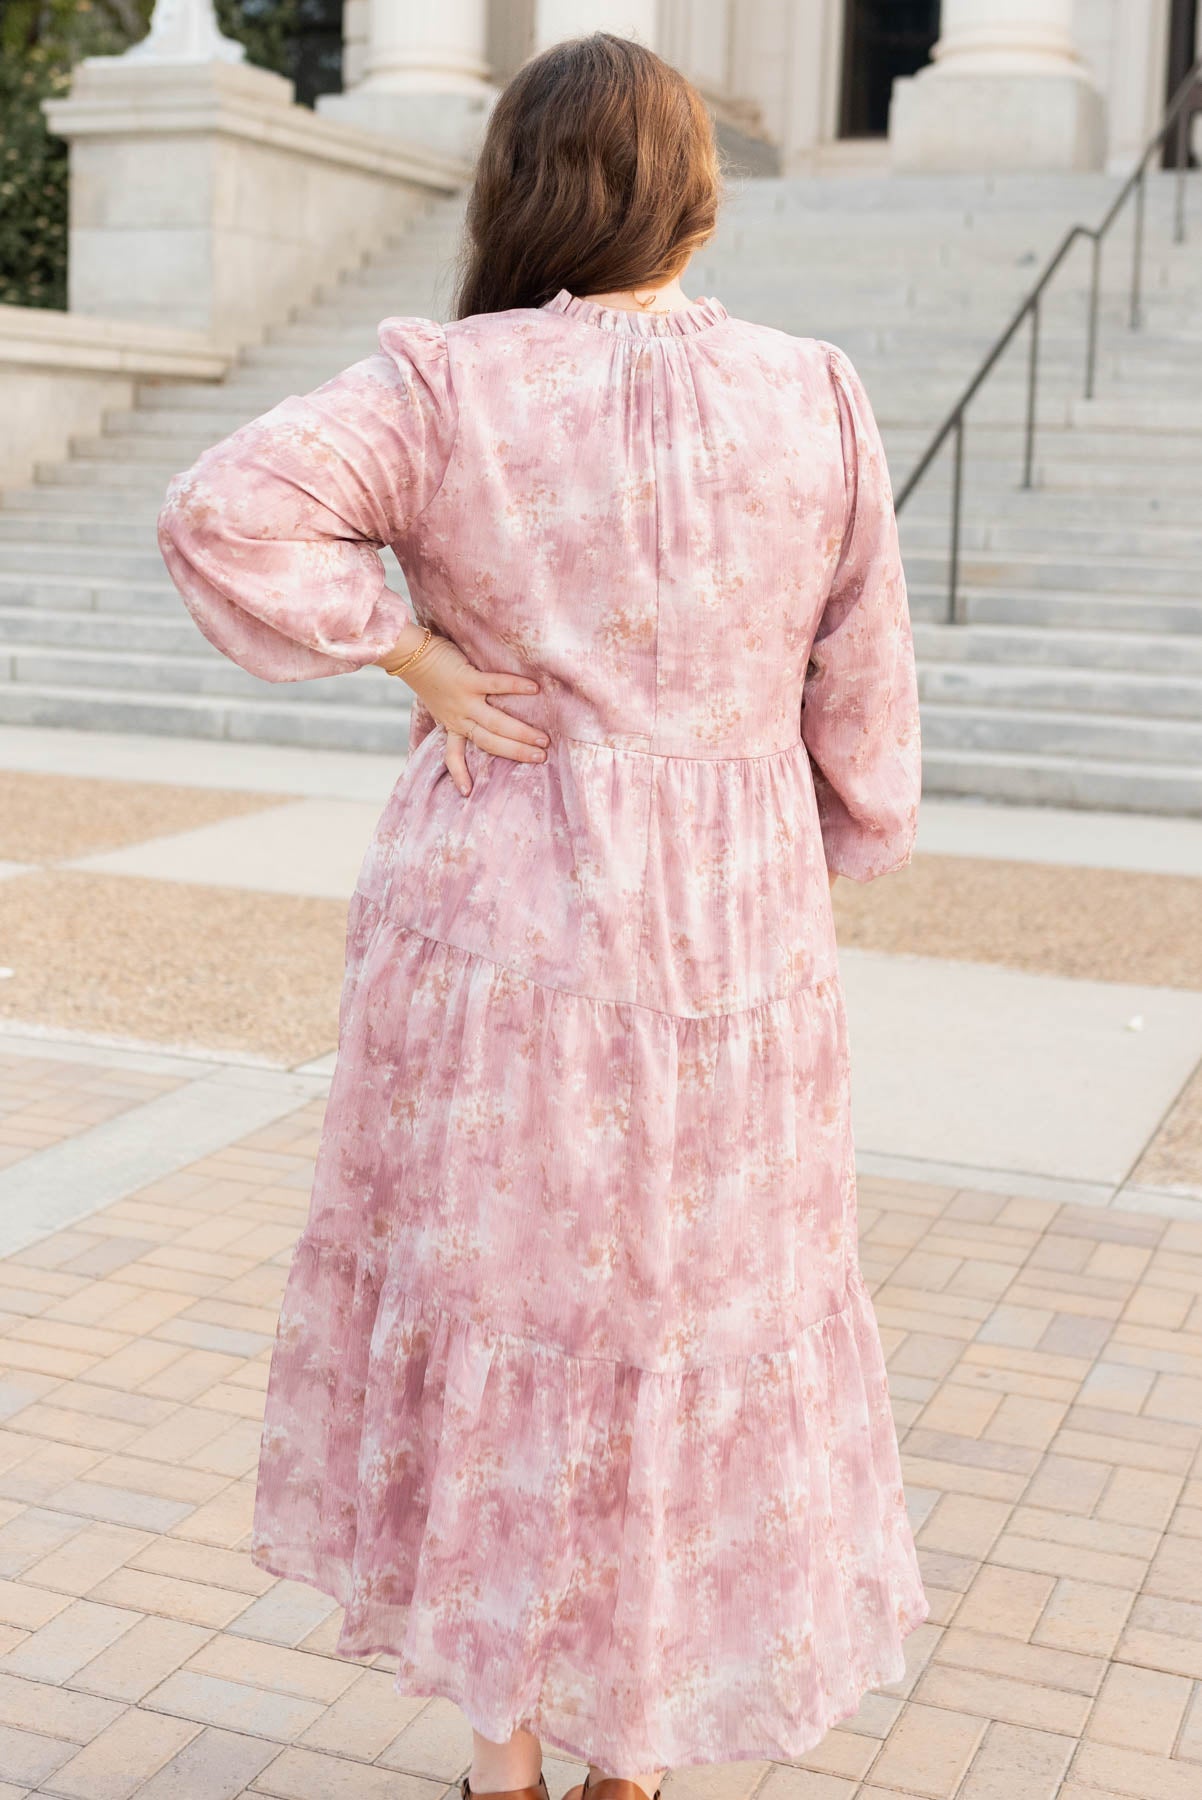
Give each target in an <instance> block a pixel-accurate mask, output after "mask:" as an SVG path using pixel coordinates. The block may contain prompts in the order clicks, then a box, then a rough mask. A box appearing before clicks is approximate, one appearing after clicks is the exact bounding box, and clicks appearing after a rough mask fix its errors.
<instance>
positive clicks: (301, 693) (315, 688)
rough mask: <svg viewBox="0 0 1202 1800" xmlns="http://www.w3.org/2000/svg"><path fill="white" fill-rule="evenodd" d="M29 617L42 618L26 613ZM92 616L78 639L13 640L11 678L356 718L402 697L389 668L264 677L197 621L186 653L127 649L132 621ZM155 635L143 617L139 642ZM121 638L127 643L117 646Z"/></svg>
mask: <svg viewBox="0 0 1202 1800" xmlns="http://www.w3.org/2000/svg"><path fill="white" fill-rule="evenodd" d="M2 616H3V615H2V614H0V617H2ZM25 617H26V618H27V619H28V618H34V617H35V616H34V615H31V614H26V615H25ZM61 618H62V615H59V614H53V613H50V614H44V615H41V616H40V617H36V618H35V622H36V623H39V624H40V623H43V622H47V621H49V622H53V621H54V620H55V619H59V620H60V621H61ZM91 619H92V629H91V630H90V631H86V630H84V629H82V628H80V629H78V630H77V631H76V633H75V635H74V637H73V638H71V637H69V636H68V635H67V634H65V633H62V634H55V633H54V632H53V631H49V632H40V633H38V634H37V637H36V639H34V641H25V642H20V641H16V640H15V639H14V640H13V641H11V642H9V643H8V647H7V650H6V652H5V656H4V661H5V664H6V673H7V678H8V680H9V681H14V682H17V683H23V682H24V683H28V684H29V685H31V686H34V687H49V686H61V687H70V688H75V689H77V690H80V691H82V690H84V689H95V690H97V691H98V692H101V693H111V692H113V691H115V690H119V691H124V692H125V693H150V694H157V695H159V696H160V697H165V696H170V697H171V698H172V699H177V700H183V699H193V698H195V699H200V698H205V697H221V696H225V695H232V696H235V697H237V698H239V699H244V700H246V701H248V702H256V701H257V702H260V703H265V704H270V705H272V706H284V707H287V706H292V705H301V706H304V707H306V708H311V707H326V706H335V707H338V708H339V709H341V710H342V711H344V712H346V713H347V715H348V716H350V715H352V714H354V713H356V712H359V711H361V710H363V709H364V708H367V709H368V710H372V709H375V710H377V711H384V712H386V711H388V709H389V707H390V706H394V705H397V704H399V703H400V701H401V698H402V696H401V695H400V694H399V693H398V692H397V689H398V686H399V684H398V683H397V682H395V681H393V682H391V683H390V682H389V678H388V676H387V675H385V673H384V671H383V670H382V669H374V668H373V669H361V670H358V671H356V673H355V675H354V676H353V677H351V678H349V679H347V680H344V681H335V680H334V679H333V678H332V677H331V678H327V679H320V680H315V681H307V682H304V683H299V682H287V683H284V682H267V683H264V682H262V681H260V680H259V679H258V678H257V677H256V676H254V675H248V674H247V672H246V670H245V669H241V668H239V667H238V665H237V664H236V663H232V662H230V661H229V659H228V658H227V657H224V656H221V655H219V654H218V652H217V651H215V650H213V649H212V648H211V646H210V645H209V644H208V643H207V642H206V641H205V639H204V638H203V637H202V636H201V635H200V633H199V632H198V631H197V630H196V629H195V627H191V631H192V638H193V640H194V641H193V643H191V644H190V645H185V647H184V648H183V649H182V651H181V652H178V653H177V652H174V651H173V652H170V653H169V652H167V651H166V650H158V649H143V648H141V647H139V648H137V649H134V648H132V647H131V648H126V647H125V641H126V638H127V633H126V632H125V631H124V630H122V629H121V626H123V625H124V624H125V620H124V619H122V620H121V621H117V620H114V619H111V618H110V619H109V620H108V621H100V620H99V616H98V615H96V614H93V615H91ZM20 622H21V621H20V617H19V616H18V617H17V619H16V621H15V623H16V624H18V625H19V624H20ZM97 622H100V623H105V622H107V624H108V633H107V637H108V643H107V645H103V633H102V632H100V631H97V630H96V629H95V625H96V623H97ZM185 622H187V620H186V615H185ZM85 624H86V621H85ZM128 635H129V636H131V637H132V636H134V634H132V633H130V634H128ZM153 635H154V627H153V626H151V628H150V630H149V632H148V630H147V625H146V623H145V622H144V621H140V622H139V624H138V628H137V633H136V639H137V641H138V642H139V644H140V643H141V641H142V640H144V639H145V638H146V637H147V636H153ZM98 640H99V642H98ZM115 640H116V641H117V642H118V643H120V644H121V646H122V647H121V648H116V649H115V648H113V647H112V646H113V643H114V641H115ZM265 696H266V699H265Z"/></svg>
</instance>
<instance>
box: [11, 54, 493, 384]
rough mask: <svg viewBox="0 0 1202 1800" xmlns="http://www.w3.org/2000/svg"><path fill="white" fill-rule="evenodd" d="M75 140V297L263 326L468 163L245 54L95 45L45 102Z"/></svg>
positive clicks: (388, 232)
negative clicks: (132, 53)
mask: <svg viewBox="0 0 1202 1800" xmlns="http://www.w3.org/2000/svg"><path fill="white" fill-rule="evenodd" d="M45 110H46V115H47V119H48V121H49V125H50V129H51V130H52V131H53V132H55V133H56V135H58V136H60V137H64V138H66V139H67V140H68V142H69V143H70V146H71V222H70V244H69V306H70V310H71V312H73V313H90V314H101V315H104V316H105V317H107V318H116V319H136V320H145V321H147V322H154V323H156V324H169V325H174V326H178V327H181V328H185V329H188V330H193V331H199V332H202V333H203V334H204V335H205V336H206V337H208V338H209V339H210V340H211V341H212V343H213V344H214V345H215V346H216V347H218V348H219V349H224V350H227V351H228V350H232V349H235V348H237V347H239V346H241V345H243V344H248V343H255V342H257V341H258V340H259V339H260V338H261V336H262V334H263V332H264V329H265V328H266V327H267V326H268V325H269V324H272V323H274V322H276V321H278V320H281V319H284V318H287V317H288V315H289V314H290V312H291V311H292V310H293V309H294V308H295V307H297V306H300V305H303V304H304V303H305V302H307V301H308V300H309V299H310V297H311V296H312V294H313V291H314V289H315V288H316V286H317V285H318V283H319V282H321V281H329V280H331V279H335V278H336V277H337V276H338V275H340V274H341V273H343V272H345V271H347V270H349V269H353V268H355V267H357V266H358V264H359V263H360V262H361V261H362V260H363V258H364V256H365V255H366V254H367V252H368V251H369V250H371V249H373V248H378V247H379V245H380V244H381V242H382V241H383V242H386V241H388V240H389V239H390V238H392V237H394V236H396V235H397V234H398V233H399V232H400V231H401V230H402V229H403V228H404V226H405V225H406V223H407V222H408V221H410V220H411V219H412V218H413V217H414V215H415V214H417V213H419V212H421V211H422V210H423V209H424V208H425V206H426V205H427V204H428V203H429V201H430V200H431V199H432V198H433V197H435V196H437V195H441V194H446V193H450V192H453V191H454V190H455V189H456V188H457V187H458V186H460V185H461V184H462V183H463V182H464V181H465V180H466V179H467V176H468V173H469V171H468V168H467V166H466V165H465V164H464V163H462V162H460V161H457V160H456V159H455V158H453V157H450V156H447V155H444V154H440V153H438V152H436V151H432V150H430V149H427V148H423V147H421V146H418V145H412V146H411V145H408V144H406V143H403V142H401V141H400V140H398V139H393V138H389V137H384V136H380V135H377V134H374V133H371V132H367V131H363V130H360V129H357V128H355V127H352V126H350V125H345V124H339V123H336V122H335V121H333V120H331V119H328V118H324V117H321V116H318V115H315V114H314V113H312V112H310V111H309V110H308V109H307V108H305V107H301V106H297V105H295V104H294V103H293V99H292V84H291V82H288V81H285V80H284V79H283V78H282V77H281V76H278V75H274V74H270V73H268V72H267V71H266V70H263V69H256V68H251V67H250V66H248V65H246V64H244V63H230V62H225V61H220V60H210V61H206V62H194V63H187V62H178V63H172V62H157V61H155V60H153V59H152V58H150V57H146V58H143V59H139V58H136V57H104V58H99V57H94V58H90V59H89V60H88V61H86V62H84V63H81V64H80V66H79V67H78V68H77V69H76V71H75V76H74V80H73V83H72V88H71V93H70V95H69V96H68V97H67V98H65V99H62V100H54V101H49V102H47V103H46V109H45Z"/></svg>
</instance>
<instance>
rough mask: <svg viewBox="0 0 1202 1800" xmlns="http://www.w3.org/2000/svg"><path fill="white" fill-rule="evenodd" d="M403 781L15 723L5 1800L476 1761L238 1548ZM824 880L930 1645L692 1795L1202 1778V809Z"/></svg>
mask: <svg viewBox="0 0 1202 1800" xmlns="http://www.w3.org/2000/svg"><path fill="white" fill-rule="evenodd" d="M397 772H398V771H397V769H396V766H395V765H394V763H393V762H392V761H391V760H390V759H387V758H382V757H372V756H357V755H339V754H337V753H331V752H305V751H300V750H286V749H265V748H262V747H256V746H252V745H235V744H209V743H205V744H192V743H189V742H187V741H185V740H178V741H175V740H160V739H139V738H134V737H119V736H111V737H109V736H95V737H93V736H91V735H89V734H85V733H74V732H68V731H63V732H51V731H38V730H35V729H24V728H8V729H5V730H2V731H0V796H2V798H0V877H2V878H0V965H2V973H0V1339H2V1343H0V1421H2V1424H0V1800H24V1796H26V1795H29V1794H33V1793H38V1794H45V1795H58V1796H62V1797H63V1800H134V1797H135V1796H136V1800H236V1797H237V1796H239V1795H242V1794H247V1795H277V1796H282V1797H284V1800H309V1797H311V1796H312V1797H317V1796H320V1800H422V1797H423V1796H429V1800H440V1797H441V1796H442V1795H443V1793H444V1791H445V1790H446V1789H447V1787H448V1784H450V1783H451V1782H453V1781H454V1780H455V1779H456V1778H457V1777H458V1776H459V1775H460V1774H461V1773H462V1772H463V1770H464V1768H465V1766H466V1760H467V1755H468V1736H467V1733H466V1731H465V1728H464V1726H463V1723H462V1720H461V1719H460V1717H459V1715H458V1714H457V1712H456V1711H455V1709H454V1708H453V1707H451V1706H449V1705H447V1704H446V1703H444V1702H442V1701H440V1700H418V1699H406V1698H402V1697H400V1696H398V1695H397V1694H396V1693H395V1692H394V1690H393V1688H392V1681H391V1675H392V1666H391V1663H390V1659H389V1658H388V1657H377V1658H374V1659H371V1660H370V1661H368V1662H362V1663H360V1662H354V1663H352V1662H347V1661H344V1660H342V1659H340V1658H338V1657H336V1656H334V1655H333V1645H334V1643H335V1641H336V1638H337V1619H336V1616H335V1609H334V1607H333V1606H332V1604H331V1603H330V1602H329V1601H328V1600H327V1599H325V1598H324V1597H322V1596H320V1595H317V1594H315V1593H314V1592H313V1591H312V1590H309V1589H307V1588H304V1587H301V1586H299V1585H297V1584H293V1583H289V1582H284V1581H278V1580H275V1579H274V1578H272V1577H270V1576H267V1575H265V1574H264V1573H263V1572H262V1571H259V1570H255V1569H253V1568H252V1567H251V1564H250V1561H249V1557H248V1555H247V1544H248V1541H249V1528H250V1509H251V1501H252V1496H253V1488H254V1473H255V1466H256V1462H257V1455H258V1426H259V1420H260V1416H261V1407H262V1394H263V1387H264V1382H265V1379H266V1374H267V1367H268V1362H269V1358H270V1350H271V1343H272V1335H273V1332H274V1327H275V1315H276V1309H277V1306H278V1301H279V1297H280V1293H281V1290H282V1286H283V1280H284V1277H285V1274H286V1272H287V1266H288V1260H289V1256H290V1253H291V1246H292V1244H293V1242H294V1240H295V1237H296V1234H297V1233H298V1231H299V1230H300V1227H301V1225H302V1223H303V1220H304V1216H305V1210H306V1206H307V1199H308V1186H309V1181H310V1178H311V1173H312V1160H313V1155H314V1152H315V1149H316V1143H317V1134H318V1130H319V1126H320V1119H321V1112H322V1106H323V1102H324V1097H325V1093H326V1091H327V1087H328V1080H329V1074H330V1066H331V1052H332V1049H333V1045H334V1042H335V1029H336V1017H337V998H338V984H339V978H340V974H341V964H342V934H343V929H344V925H345V912H346V901H347V897H348V895H349V892H350V889H351V886H352V884H353V881H354V878H355V874H356V872H357V870H358V866H359V860H360V858H361V856H362V853H363V849H364V847H365V845H366V842H367V838H368V835H369V833H370V830H371V827H372V824H373V823H374V820H375V818H376V816H377V815H378V812H379V810H380V807H381V806H382V804H383V801H384V799H385V797H386V796H387V794H388V792H389V790H390V788H391V786H392V784H393V782H394V780H395V779H396V775H397ZM835 896H836V912H837V921H838V928H839V937H840V944H841V962H842V967H843V974H844V981H845V986H846V990H847V999H848V1011H849V1020H850V1029H851V1039H852V1060H853V1117H854V1122H855V1128H856V1139H857V1154H858V1162H859V1169H860V1228H861V1254H862V1260H863V1266H864V1269H865V1273H866V1275H867V1277H868V1279H869V1282H870V1284H871V1285H872V1288H873V1292H874V1298H875V1303H876V1307H877V1316H878V1320H879V1322H880V1325H881V1330H882V1336H883V1339H884V1343H885V1348H886V1352H887V1355H888V1359H889V1367H890V1376H891V1384H892V1393H893V1400H894V1407H895V1413H896V1417H897V1422H898V1428H899V1433H900V1435H901V1441H902V1452H903V1462H904V1468H905V1475H906V1484H907V1494H908V1499H909V1503H910V1506H911V1510H912V1515H913V1519H914V1524H915V1529H916V1533H917V1538H918V1544H919V1549H920V1555H921V1559H922V1564H923V1572H924V1579H925V1581H926V1585H927V1591H928V1594H929V1595H930V1598H931V1602H932V1617H931V1619H930V1621H929V1622H928V1623H927V1624H926V1625H924V1626H922V1627H920V1628H919V1629H918V1630H917V1631H916V1632H914V1633H913V1634H912V1636H911V1638H910V1639H909V1641H908V1648H909V1652H910V1655H909V1667H908V1673H907V1676H906V1679H905V1680H904V1681H903V1682H902V1683H900V1684H898V1686H897V1687H896V1688H893V1689H889V1690H887V1691H883V1692H880V1693H875V1694H872V1695H869V1696H868V1697H867V1698H866V1699H865V1701H864V1704H863V1705H862V1707H861V1709H860V1711H859V1713H858V1714H857V1715H856V1716H855V1718H853V1719H850V1720H847V1721H845V1722H844V1723H843V1724H842V1725H840V1726H838V1727H836V1729H835V1730H833V1731H832V1732H830V1733H829V1734H828V1736H827V1737H826V1739H825V1740H824V1741H823V1743H822V1744H821V1745H819V1746H818V1747H817V1748H816V1749H815V1750H814V1752H813V1753H812V1754H811V1755H809V1756H807V1757H805V1758H803V1759H802V1761H801V1763H800V1764H799V1765H796V1766H794V1765H783V1764H773V1763H740V1764H737V1765H732V1766H730V1767H726V1768H721V1769H694V1770H681V1771H678V1772H676V1773H675V1774H674V1775H672V1776H671V1777H670V1778H669V1783H668V1787H669V1789H670V1792H671V1795H672V1797H673V1800H694V1797H695V1800H751V1797H752V1796H753V1795H754V1796H756V1797H757V1800H759V1796H761V1795H762V1796H764V1797H765V1800H895V1797H900V1796H903V1795H904V1796H919V1797H923V1800H1107V1797H1113V1796H1116V1795H1121V1796H1131V1797H1133V1800H1199V1796H1202V1541H1200V1540H1202V941H1200V935H1202V934H1200V933H1199V930H1198V920H1199V917H1200V916H1202V911H1200V907H1199V902H1200V900H1202V822H1193V821H1183V820H1169V819H1160V818H1140V817H1136V816H1130V815H1118V814H1115V815H1107V814H1100V813H1096V814H1084V813H1064V812H1059V811H1057V810H1056V809H1051V808H1021V807H1001V806H992V805H985V804H980V803H974V802H954V801H948V802H940V801H934V800H927V801H925V802H924V805H923V809H922V822H921V826H920V835H919V842H918V847H917V850H916V853H915V857H914V860H913V862H912V864H911V865H910V867H909V868H907V869H906V870H903V871H900V872H899V873H898V874H896V875H894V876H890V877H888V878H887V879H885V880H883V881H881V882H877V883H873V884H870V885H869V886H866V887H863V888H858V887H855V886H854V884H851V883H848V882H840V883H839V884H837V887H836V890H835ZM547 1775H548V1782H549V1786H550V1788H551V1792H552V1795H553V1796H554V1797H555V1800H558V1796H559V1795H560V1794H561V1793H562V1792H563V1791H564V1790H565V1789H566V1788H567V1787H568V1786H569V1785H571V1783H572V1782H573V1781H574V1780H576V1779H579V1771H578V1770H577V1769H576V1768H574V1767H573V1765H571V1764H570V1763H568V1762H567V1761H565V1760H563V1759H561V1758H558V1757H553V1758H549V1759H548V1764H547Z"/></svg>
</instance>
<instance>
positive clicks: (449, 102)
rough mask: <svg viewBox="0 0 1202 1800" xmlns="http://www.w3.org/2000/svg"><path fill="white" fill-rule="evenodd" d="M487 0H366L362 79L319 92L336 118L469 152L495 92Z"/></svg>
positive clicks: (321, 105) (446, 150) (322, 106)
mask: <svg viewBox="0 0 1202 1800" xmlns="http://www.w3.org/2000/svg"><path fill="white" fill-rule="evenodd" d="M487 30H488V0H367V5H366V41H365V42H364V43H363V44H362V46H361V48H359V50H358V54H357V56H356V61H357V62H360V63H361V67H362V79H361V80H360V81H359V82H358V83H357V84H356V85H355V86H354V87H349V88H348V89H347V90H346V91H345V92H343V93H341V94H323V95H322V96H321V98H320V99H319V100H318V102H317V110H318V111H319V112H320V113H322V114H324V115H325V116H326V117H327V118H329V119H333V120H336V121H337V122H338V123H339V124H343V125H353V126H356V127H359V128H360V129H363V130H367V131H380V132H387V133H389V134H390V135H392V136H394V137H402V138H405V139H407V140H408V141H409V142H410V143H419V144H423V145H425V146H427V147H428V148H430V149H432V150H437V151H439V152H441V153H443V154H445V155H450V156H471V155H472V153H473V152H474V150H475V148H476V146H477V144H478V142H479V138H480V134H481V131H482V129H483V126H484V121H485V119H486V118H487V116H488V110H489V108H490V106H491V105H492V102H493V100H494V99H495V97H496V89H495V87H494V86H493V85H492V83H491V82H490V81H489V70H488V62H487V57H486V49H485V47H486V43H487Z"/></svg>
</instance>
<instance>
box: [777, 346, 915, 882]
mask: <svg viewBox="0 0 1202 1800" xmlns="http://www.w3.org/2000/svg"><path fill="white" fill-rule="evenodd" d="M821 348H822V350H823V351H824V353H825V355H826V358H827V363H828V367H829V370H830V376H831V381H832V382H833V384H834V389H835V398H836V403H837V407H838V414H839V423H840V431H841V435H842V445H843V468H844V486H845V492H846V510H845V514H844V521H843V535H842V543H841V547H840V551H839V557H838V562H837V564H836V567H835V571H834V575H833V578H832V581H831V587H830V592H829V594H828V596H827V600H826V604H825V606H824V609H823V613H822V617H821V619H820V621H819V624H818V630H817V632H816V634H815V638H814V643H813V646H812V650H811V655H810V663H809V668H808V670H807V674H806V681H805V687H804V696H803V701H802V715H801V731H802V738H803V739H804V742H805V745H806V748H807V750H808V751H809V754H810V760H811V764H812V766H813V773H814V787H815V792H816V796H817V801H818V816H819V821H820V823H821V826H822V838H823V846H824V849H825V852H826V860H827V866H828V867H829V868H830V869H832V870H833V871H834V872H835V873H837V874H840V875H849V876H850V877H851V878H852V880H854V881H871V880H873V879H874V877H876V876H878V875H885V874H888V873H889V871H890V870H892V869H897V868H901V867H902V866H903V865H904V864H905V863H907V862H908V861H909V860H910V855H911V851H912V849H913V844H914V836H915V832H916V829H917V822H918V800H919V792H920V789H921V785H922V757H921V744H920V732H919V717H918V683H917V675H916V671H915V667H914V643H913V635H912V631H911V626H910V614H909V608H908V605H907V600H906V583H905V576H904V574H903V572H902V563H901V552H900V549H899V547H898V538H897V519H896V516H895V514H894V510H893V495H892V490H891V488H890V484H889V473H888V469H887V467H886V463H885V452H884V447H883V445H882V443H881V438H880V433H879V431H878V429H877V425H876V421H875V419H874V418H873V415H872V409H871V407H870V406H869V403H868V396H867V395H866V394H865V392H864V388H863V385H862V383H861V382H860V378H859V376H858V375H857V374H856V371H855V369H854V368H853V367H852V365H851V363H850V361H849V360H848V358H847V357H846V356H845V355H844V353H843V352H842V351H841V350H838V349H836V348H835V346H834V345H832V344H823V345H822V346H821Z"/></svg>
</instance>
